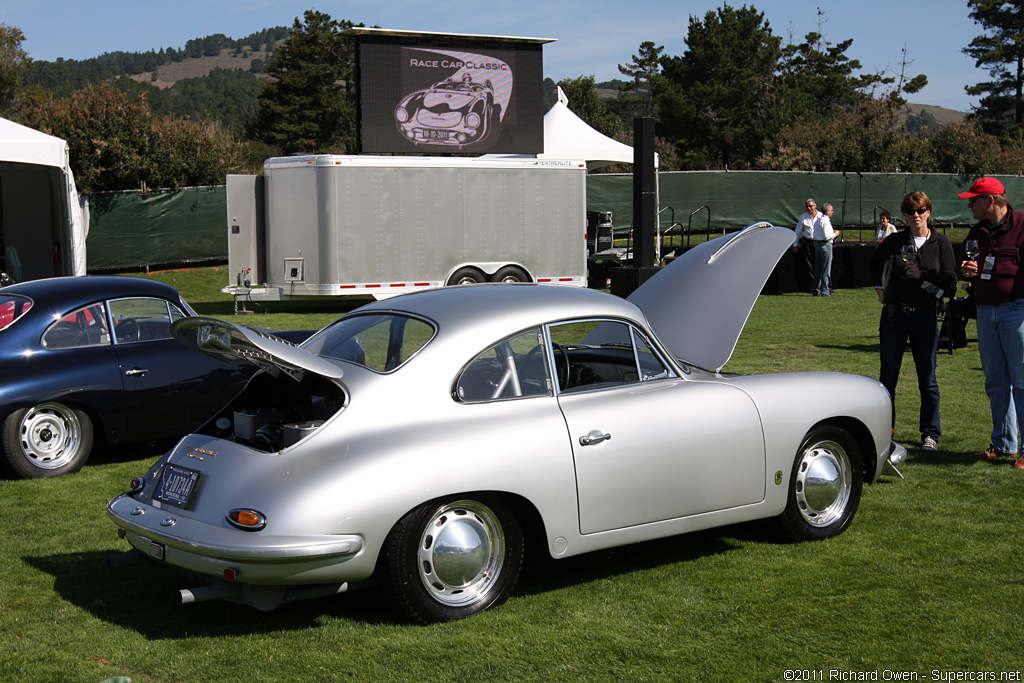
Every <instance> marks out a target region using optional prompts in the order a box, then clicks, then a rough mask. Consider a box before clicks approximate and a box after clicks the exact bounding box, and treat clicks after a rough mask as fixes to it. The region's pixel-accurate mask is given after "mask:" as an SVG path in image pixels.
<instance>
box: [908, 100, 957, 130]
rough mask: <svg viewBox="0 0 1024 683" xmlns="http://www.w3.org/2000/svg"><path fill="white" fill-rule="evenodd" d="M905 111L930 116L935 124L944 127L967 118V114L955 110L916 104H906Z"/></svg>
mask: <svg viewBox="0 0 1024 683" xmlns="http://www.w3.org/2000/svg"><path fill="white" fill-rule="evenodd" d="M907 109H908V110H909V111H910V113H911V114H918V115H920V114H930V115H931V116H933V117H934V118H935V122H936V123H938V124H939V125H940V126H945V125H946V124H947V123H953V122H954V121H956V122H963V121H964V120H965V119H966V118H967V112H963V111H957V110H955V109H946V108H945V107H939V106H936V105H934V104H918V103H915V102H908V103H907Z"/></svg>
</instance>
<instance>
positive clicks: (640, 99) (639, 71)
mask: <svg viewBox="0 0 1024 683" xmlns="http://www.w3.org/2000/svg"><path fill="white" fill-rule="evenodd" d="M664 51H665V46H664V45H659V46H657V47H655V45H654V43H653V42H651V41H650V40H647V41H644V42H642V43H640V51H639V54H635V55H633V61H632V62H630V63H629V64H619V72H620V73H621V74H622V75H623V76H629V77H630V78H632V79H633V82H632V83H630V84H626V85H622V86H620V89H621V90H623V91H624V92H626V93H629V94H627V95H626V96H625V97H622V98H620V99H621V100H623V102H621V104H622V105H623V106H624V107H629V108H631V109H632V110H633V112H634V114H635V116H641V117H643V116H654V99H653V98H652V88H653V86H654V82H655V81H656V80H657V79H658V78H659V77H660V76H661V57H662V53H663V52H664Z"/></svg>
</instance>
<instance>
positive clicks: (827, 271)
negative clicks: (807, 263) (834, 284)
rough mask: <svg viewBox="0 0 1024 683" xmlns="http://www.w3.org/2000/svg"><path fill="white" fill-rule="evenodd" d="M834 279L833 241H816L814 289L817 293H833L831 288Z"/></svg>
mask: <svg viewBox="0 0 1024 683" xmlns="http://www.w3.org/2000/svg"><path fill="white" fill-rule="evenodd" d="M831 280H832V243H831V242H828V241H816V242H815V243H814V285H813V286H814V291H815V293H817V294H831V293H832V291H831V289H830V288H829V286H830V285H831Z"/></svg>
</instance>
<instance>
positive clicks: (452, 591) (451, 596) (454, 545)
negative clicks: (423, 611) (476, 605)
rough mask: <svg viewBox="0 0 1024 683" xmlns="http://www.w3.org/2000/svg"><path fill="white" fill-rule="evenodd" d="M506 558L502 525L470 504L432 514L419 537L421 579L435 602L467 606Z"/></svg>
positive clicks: (452, 505) (491, 581)
mask: <svg viewBox="0 0 1024 683" xmlns="http://www.w3.org/2000/svg"><path fill="white" fill-rule="evenodd" d="M504 555H505V539H504V534H503V532H502V529H501V523H500V522H499V521H498V518H497V517H496V516H495V515H494V513H493V512H492V511H491V510H490V509H489V508H487V507H486V506H484V505H481V504H479V503H474V502H470V501H460V502H456V503H449V504H447V505H444V506H442V507H441V508H439V509H438V510H437V511H436V512H434V514H433V516H432V517H431V519H430V521H429V522H428V523H427V525H426V527H425V528H424V530H423V534H422V536H421V537H420V545H419V551H418V553H417V561H418V565H419V572H420V579H421V580H422V581H423V585H424V586H425V587H426V589H427V591H428V592H429V593H430V595H431V597H433V598H434V599H435V600H437V601H438V602H440V603H442V604H445V605H448V606H451V607H458V606H461V605H467V604H470V603H473V602H476V601H478V600H480V599H481V598H483V597H484V596H485V595H487V593H488V591H489V590H490V589H491V587H492V586H493V585H494V582H495V580H496V579H497V578H498V574H499V573H500V572H501V567H502V563H503V562H504Z"/></svg>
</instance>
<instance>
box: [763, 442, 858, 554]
mask: <svg viewBox="0 0 1024 683" xmlns="http://www.w3.org/2000/svg"><path fill="white" fill-rule="evenodd" d="M863 486H864V472H863V469H862V465H861V456H860V448H859V447H858V446H857V442H856V441H855V440H854V439H853V437H852V436H850V434H849V433H848V432H846V431H845V430H843V429H839V428H837V427H831V426H828V425H825V426H822V427H818V428H816V429H814V430H812V431H811V432H810V433H809V434H808V435H807V437H806V438H805V439H804V442H803V444H802V445H801V446H800V450H799V451H798V452H797V456H796V462H795V463H794V464H793V473H792V475H791V478H790V482H789V499H788V501H787V503H786V510H785V512H783V513H782V515H781V516H780V518H779V522H780V526H781V528H782V530H783V531H784V532H785V533H786V534H787V535H788V536H789V537H790V538H792V539H793V540H797V541H814V540H819V539H823V538H828V537H830V536H835V535H836V534H839V533H841V532H842V531H844V530H845V529H846V527H848V526H849V525H850V522H851V521H852V520H853V516H854V514H855V513H856V512H857V507H858V506H859V505H860V496H861V490H862V488H863Z"/></svg>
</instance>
